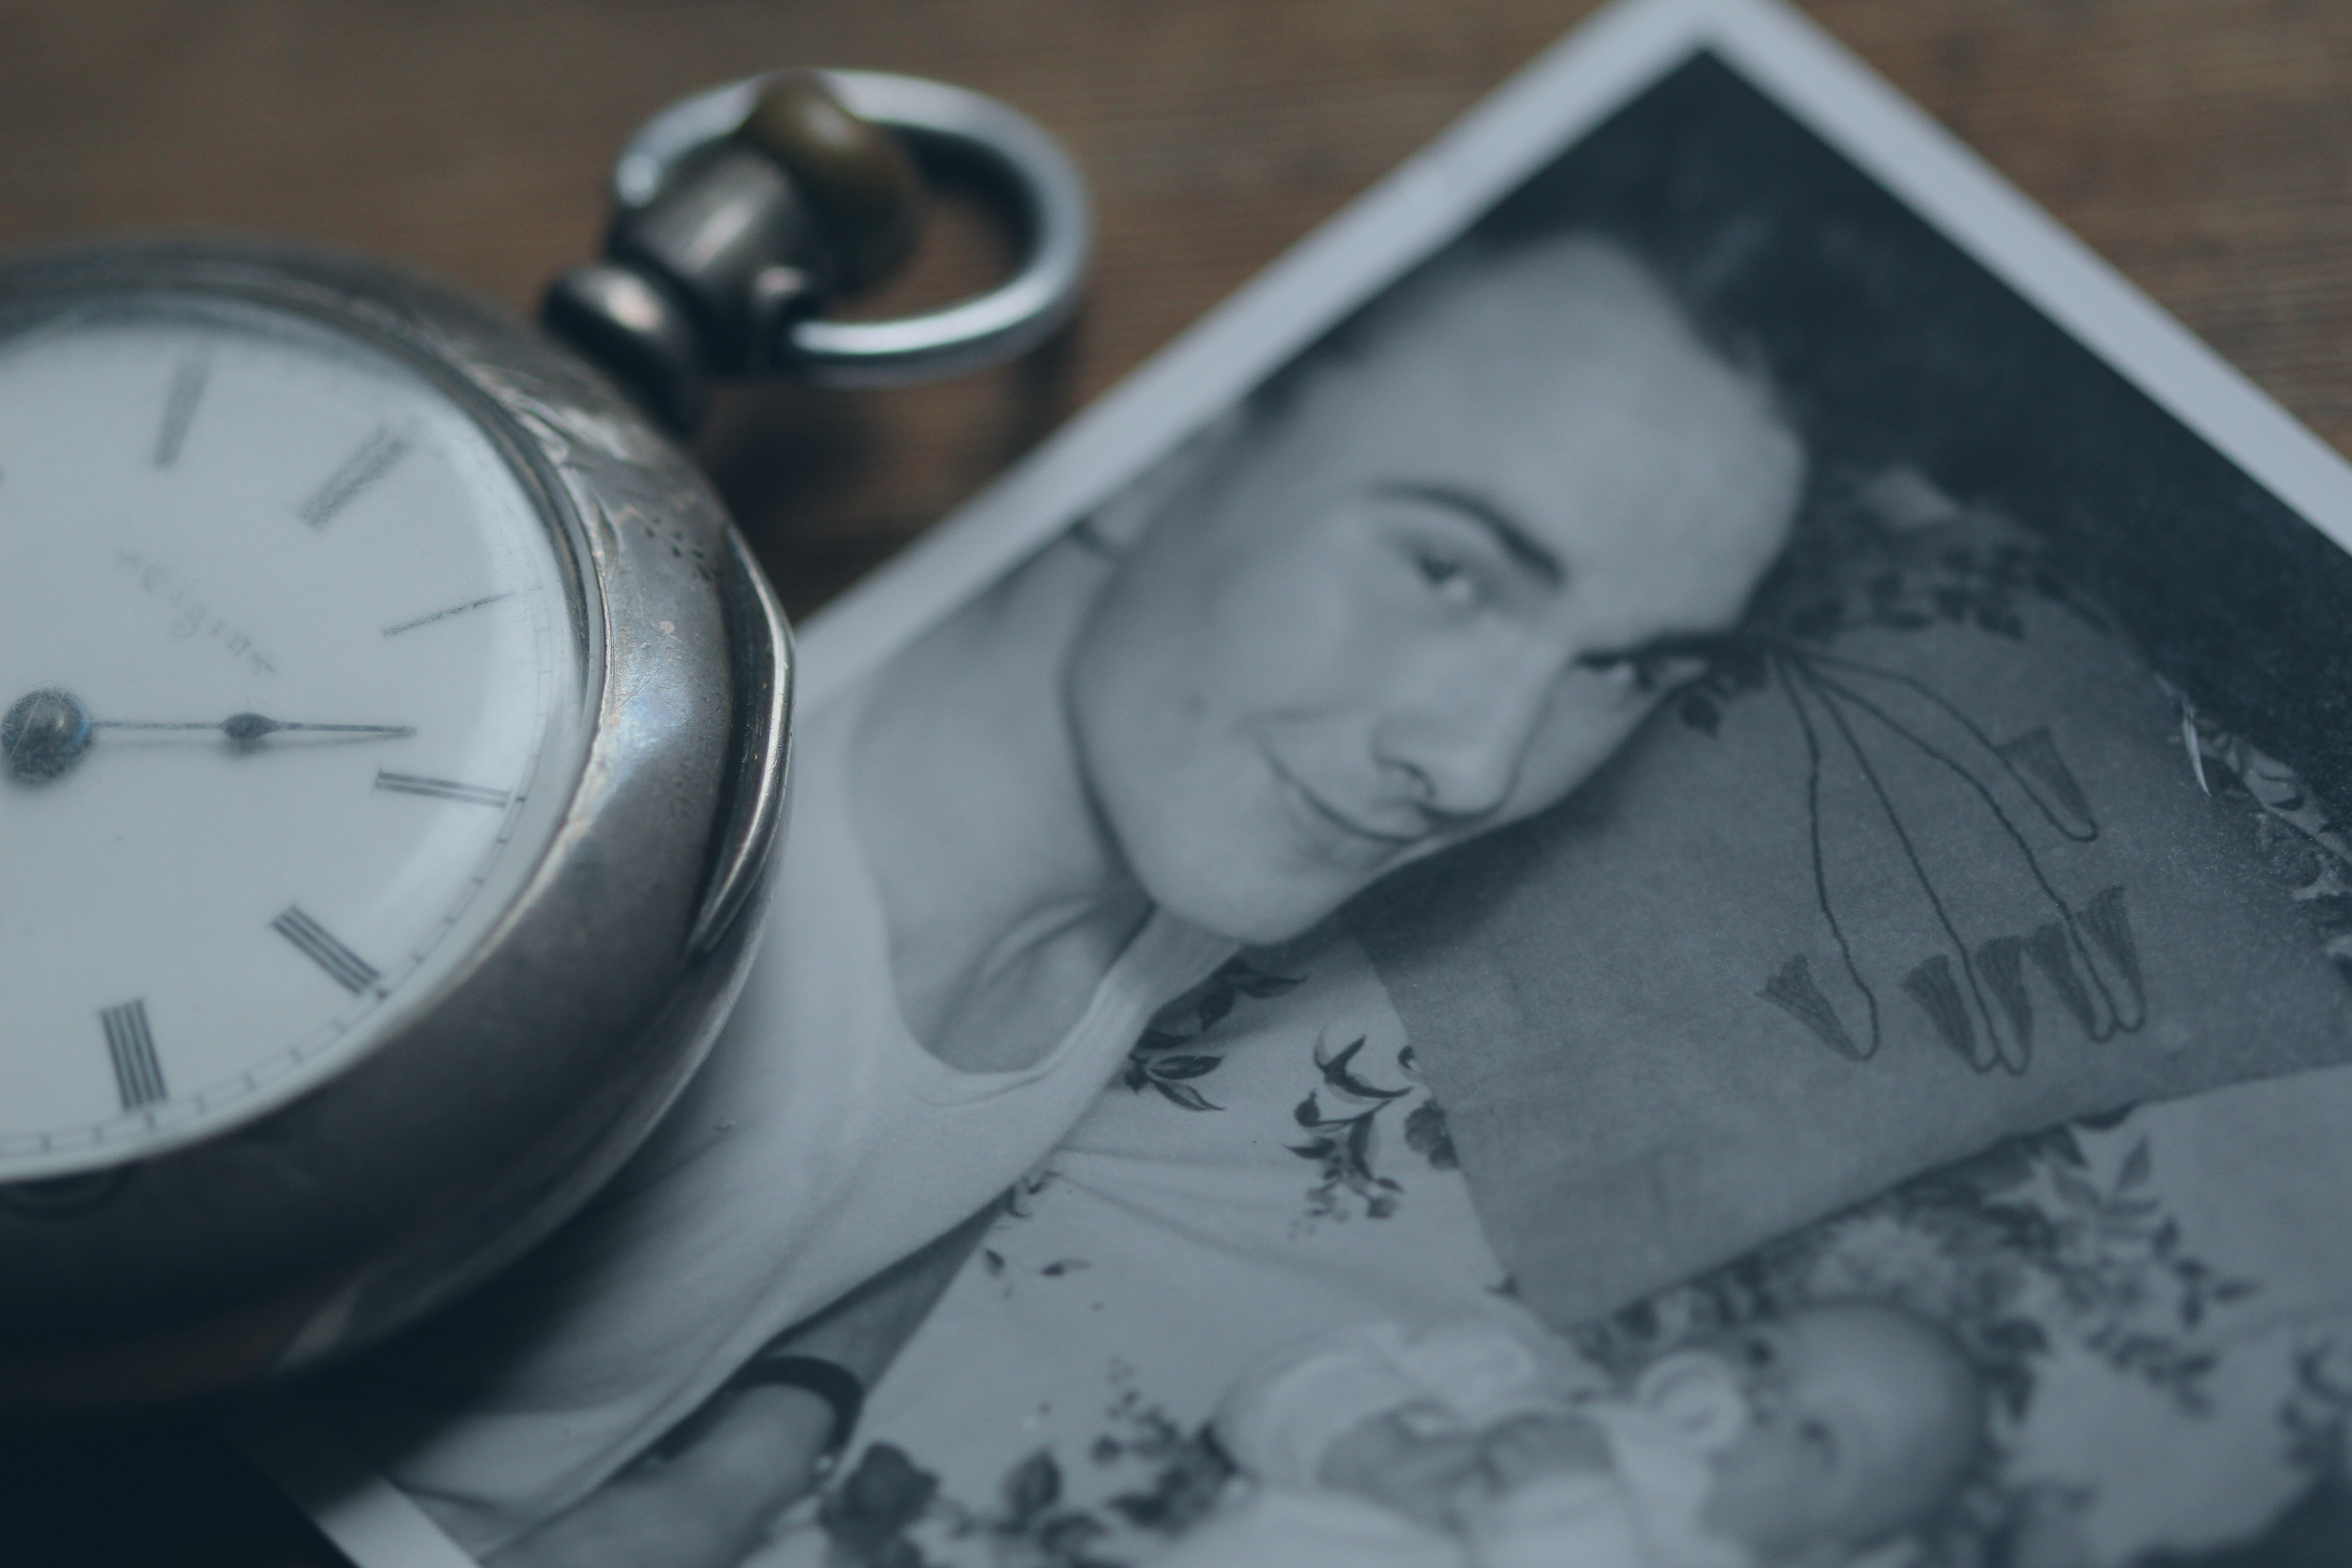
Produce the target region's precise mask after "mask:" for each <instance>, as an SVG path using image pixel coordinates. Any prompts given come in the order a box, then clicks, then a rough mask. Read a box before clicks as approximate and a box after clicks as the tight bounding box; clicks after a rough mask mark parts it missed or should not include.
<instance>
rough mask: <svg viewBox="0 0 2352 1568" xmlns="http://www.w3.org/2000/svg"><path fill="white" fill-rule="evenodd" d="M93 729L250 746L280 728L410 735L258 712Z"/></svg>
mask: <svg viewBox="0 0 2352 1568" xmlns="http://www.w3.org/2000/svg"><path fill="white" fill-rule="evenodd" d="M89 727H90V728H91V729H93V730H217V731H220V732H221V733H222V734H224V735H226V736H227V737H228V738H229V739H230V740H232V741H234V742H237V743H238V744H239V745H250V744H251V743H252V742H256V741H258V740H260V739H261V738H262V737H263V736H265V735H274V734H276V733H278V731H280V730H309V731H315V732H320V733H326V734H334V735H391V736H399V735H414V734H415V733H416V730H415V726H414V725H410V724H301V723H296V722H293V721H289V720H285V719H268V718H264V717H263V716H262V715H261V714H258V713H232V714H230V715H229V716H228V717H227V718H226V719H220V720H215V721H210V722H206V723H187V724H184V723H160V722H154V721H147V720H142V719H93V720H91V721H90V723H89Z"/></svg>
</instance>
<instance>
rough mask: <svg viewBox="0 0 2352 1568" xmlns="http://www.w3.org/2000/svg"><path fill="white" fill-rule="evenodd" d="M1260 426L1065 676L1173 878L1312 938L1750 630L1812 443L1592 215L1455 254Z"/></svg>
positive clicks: (1209, 908) (1101, 621)
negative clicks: (1576, 233)
mask: <svg viewBox="0 0 2352 1568" xmlns="http://www.w3.org/2000/svg"><path fill="white" fill-rule="evenodd" d="M1385 326H1386V330H1385V331H1382V332H1381V334H1380V335H1379V337H1378V339H1377V340H1376V342H1373V343H1372V344H1371V345H1370V346H1369V347H1367V348H1366V349H1365V350H1363V351H1362V352H1361V353H1360V354H1359V355H1357V356H1356V357H1355V358H1354V359H1353V360H1351V361H1349V362H1345V363H1336V364H1332V365H1329V366H1328V367H1324V368H1322V369H1320V370H1319V371H1318V373H1317V374H1315V375H1314V377H1313V378H1312V379H1311V380H1310V381H1308V382H1307V384H1303V385H1301V386H1299V387H1298V388H1297V389H1296V395H1295V397H1294V398H1293V399H1292V401H1291V402H1289V403H1288V404H1287V405H1286V406H1285V407H1284V408H1282V409H1281V410H1280V411H1279V412H1278V413H1277V414H1276V415H1275V416H1272V417H1269V418H1266V419H1264V420H1261V421H1259V422H1257V423H1255V425H1253V426H1250V427H1248V428H1246V429H1244V431H1243V432H1242V433H1241V434H1240V435H1239V436H1238V437H1234V439H1233V440H1232V441H1231V442H1230V443H1229V444H1228V445H1227V446H1226V447H1225V448H1224V449H1223V450H1222V451H1220V452H1218V453H1217V454H1215V455H1214V456H1213V458H1211V459H1210V462H1211V464H1212V466H1213V467H1212V469H1211V471H1207V472H1204V474H1203V475H1202V477H1201V479H1200V480H1199V481H1198V482H1197V483H1195V484H1194V485H1193V486H1192V488H1191V489H1188V490H1186V491H1184V492H1182V493H1181V494H1180V495H1179V497H1178V498H1177V500H1176V501H1175V502H1174V503H1173V504H1172V505H1171V507H1170V509H1169V510H1168V511H1167V513H1166V514H1165V515H1164V516H1162V518H1161V519H1160V521H1158V522H1157V523H1156V524H1155V525H1154V526H1153V527H1152V528H1151V530H1150V532H1149V533H1147V534H1146V535H1145V537H1144V539H1143V540H1142V542H1140V543H1139V545H1138V546H1137V547H1136V548H1135V549H1134V550H1133V552H1131V553H1130V554H1129V556H1128V557H1127V559H1126V560H1125V561H1124V562H1122V563H1121V565H1120V568H1119V570H1118V573H1117V574H1116V575H1115V576H1114V578H1113V580H1112V581H1111V583H1110V584H1109V585H1108V587H1107V589H1106V590H1105V592H1104V594H1103V595H1102V597H1101V599H1100V600H1099V601H1098V602H1097V605H1096V606H1095V608H1094V611H1093V613H1092V615H1091V616H1090V618H1089V620H1088V623H1087V626H1086V627H1085V629H1084V631H1083V632H1082V633H1081V635H1080V637H1079V639H1078V642H1077V646H1076V649H1075V652H1074V657H1073V659H1072V664H1071V668H1070V677H1069V689H1068V690H1069V701H1070V709H1071V714H1072V720H1073V725H1074V728H1075V730H1076V734H1077V739H1078V744H1079V748H1080V754H1081V756H1082V758H1083V761H1084V763H1085V766H1086V768H1087V775H1088V782H1089V784H1090V785H1091V787H1092V789H1093V792H1094V795H1095V798H1096V801H1097V805H1098V807H1099V809H1100V810H1101V811H1102V813H1103V816H1104V819H1105V820H1106V822H1107V823H1108V826H1109V827H1110V830H1111V832H1112V833H1113V835H1114V836H1115V837H1116V838H1117V840H1118V846H1119V847H1120V849H1121V850H1122V852H1123V853H1124V854H1125V855H1126V857H1127V858H1128V861H1129V865H1130V867H1131V868H1133V870H1134V872H1135V874H1136V876H1137V877H1138V879H1139V880H1140V881H1141V883H1142V884H1143V887H1144V889H1145V890H1146V891H1147V892H1148V893H1149V894H1150V896H1151V898H1152V899H1153V900H1154V901H1155V902H1156V903H1158V904H1159V905H1160V907H1162V908H1164V909H1167V910H1171V911H1172V912H1174V913H1176V914H1178V915H1180V916H1182V917H1184V918H1186V919H1188V920H1190V921H1193V922H1195V923H1197V924H1200V925H1202V926H1204V927H1206V928H1208V929H1209V930H1212V931H1217V932H1220V933H1221V934H1223V935H1225V936H1228V937H1231V938H1233V939H1234V940H1236V941H1241V942H1270V941H1276V940H1280V939H1283V938H1286V937H1289V936H1293V935H1296V934H1297V933H1298V932H1300V931H1304V930H1306V929H1307V928H1308V927H1309V926H1311V925H1313V924H1314V923H1315V922H1316V921H1319V920H1320V919H1322V918H1323V916H1325V915H1326V914H1328V913H1329V912H1330V911H1331V910H1334V909H1336V908H1338V907H1339V904H1340V903H1342V902H1343V901H1345V900H1347V899H1348V898H1349V896H1351V895H1352V894H1354V893H1355V892H1357V891H1358V890H1359V889H1362V888H1363V887H1364V886H1365V885H1366V884H1367V883H1369V882H1370V881H1371V880H1372V879H1374V878H1376V877H1379V876H1381V874H1382V873H1384V872H1386V871H1388V870H1390V869H1391V868H1395V867H1397V866H1399V865H1402V864H1403V863H1405V862H1407V861H1410V860H1413V859H1417V858H1421V857H1423V856H1425V855H1429V854H1432V853H1434V852H1435V851H1437V850H1439V849H1442V848H1444V847H1446V846H1448V845H1450V844H1454V843H1457V842H1460V841H1461V840H1463V839H1465V838H1467V837H1472V836H1474V835H1475V834H1478V833H1482V832H1485V831H1486V830H1488V829H1490V828H1493V827H1496V826H1499V825H1501V824H1503V823H1507V822H1510V821H1513V820H1515V819H1517V818H1519V817H1523V816H1528V815H1529V814H1530V813H1532V812H1536V811H1538V810H1541V809H1542V808H1543V807H1545V806H1547V805H1551V804H1552V803H1553V802H1555V801H1557V800H1559V799H1560V798H1561V797H1562V796H1563V795H1567V794H1568V792H1569V791H1570V790H1571V789H1572V788H1574V787H1575V786H1576V785H1577V784H1580V783H1581V782H1582V781H1583V780H1584V779H1585V778H1586V777H1587V776H1588V775H1589V774H1591V773H1592V771H1593V770H1594V769H1595V768H1596V767H1598V766H1599V765H1600V764H1601V763H1602V762H1603V761H1604V760H1605V759H1606V758H1607V757H1608V756H1609V755H1610V754H1611V753H1612V752H1614V751H1615V750H1616V749H1617V748H1618V746H1619V745H1621V744H1622V742H1624V740H1625V738H1626V737H1627V736H1628V735H1629V734H1630V733H1631V732H1632V731H1633V728H1634V727H1635V726H1636V725H1638V724H1639V723H1640V722H1641V721H1642V720H1643V717H1644V716H1645V715H1646V714H1647V713H1648V712H1649V711H1650V710H1651V709H1652V708H1653V707H1654V705H1655V704H1656V702H1657V701H1658V700H1659V697H1660V696H1661V694H1662V693H1663V691H1664V689H1667V688H1670V687H1671V686H1672V685H1673V684H1674V683H1675V681H1676V680H1677V679H1682V678H1684V677H1685V676H1687V675H1688V674H1690V673H1693V672H1694V671H1695V669H1696V665H1695V663H1693V661H1691V660H1689V659H1688V658H1680V659H1676V658H1663V657H1653V658H1626V657H1621V656H1635V655H1645V654H1651V653H1654V652H1655V650H1656V645H1659V644H1661V643H1662V642H1664V643H1671V641H1672V639H1675V638H1682V637H1692V636H1701V635H1705V634H1708V633H1714V632H1720V631H1722V630H1725V629H1727V628H1728V627H1729V626H1731V625H1732V623H1733V622H1734V621H1735V620H1736V619H1737V617H1738V615H1739V613H1740V611H1741V609H1742V607H1743V606H1744V605H1745V603H1746V601H1747V598H1748V595H1749V593H1750V592H1751V591H1752V589H1753V588H1754V586H1755V584H1756V582H1757V579H1758V578H1759V576H1760V575H1761V574H1763V572H1764V570H1765V569H1766V567H1767V566H1768V565H1769V563H1770V562H1771V561H1772V559H1773V557H1774V556H1775V555H1776V554H1778V552H1779V551H1780V546H1781V544H1782V542H1783V541H1784V539H1785V536H1786V532H1787V529H1788V521H1789V516H1790V510H1791V508H1792V505H1793V499H1794V495H1795V491H1796V487H1797V481H1798V476H1799V473H1800V469H1801V456H1800V453H1799V451H1798V448H1797V446H1796V443H1795V440H1794V438H1793V437H1791V436H1790V434H1789V432H1788V431H1787V429H1786V428H1785V427H1784V426H1782V425H1781V424H1780V422H1779V421H1778V420H1777V419H1776V418H1775V417H1774V416H1772V414H1771V413H1770V412H1769V409H1768V407H1767V405H1766V402H1765V399H1764V397H1763V395H1762V394H1761V393H1760V392H1759V389H1757V388H1756V387H1755V386H1753V385H1752V384H1749V382H1748V381H1747V380H1746V379H1745V378H1743V377H1741V376H1740V375H1738V374H1737V373H1735V372H1734V371H1733V370H1731V369H1730V368H1729V367H1728V366H1727V365H1726V364H1724V363H1722V362H1721V361H1719V360H1718V359H1717V358H1716V357H1715V356H1714V355H1712V354H1711V353H1708V352H1707V351H1706V349H1705V348H1704V347H1702V346H1701V345H1700V344H1699V343H1698V342H1697V341H1696V339H1695V338H1694V337H1693V335H1692V333H1691V331H1690V330H1689V329H1688V327H1687V326H1686V324H1685V322H1684V321H1683V319H1682V318H1681V317H1680V315H1679V314H1678V313H1677V311H1676V310H1675V307H1674V306H1673V305H1672V304H1671V303H1670V302H1669V301H1668V300H1666V299H1665V297H1664V295H1663V293H1662V292H1661V291H1660V290H1659V289H1658V287H1657V286H1656V285H1655V284H1654V282H1653V281H1652V280H1651V279H1648V278H1647V277H1646V276H1645V275H1644V274H1643V273H1642V272H1641V271H1640V270H1639V269H1638V268H1636V267H1635V266H1634V265H1633V263H1632V262H1631V261H1629V260H1627V259H1625V258H1623V257H1622V256H1621V255H1620V254H1618V253H1617V252H1615V251H1613V250H1611V249H1608V248H1605V247H1601V246H1598V245H1594V244H1591V243H1584V242H1569V243H1563V244H1559V245H1555V246H1550V247H1538V248H1532V249H1529V250H1527V251H1524V252H1521V253H1518V254H1516V255H1514V256H1512V257H1510V258H1507V260H1505V261H1504V262H1502V263H1500V264H1499V265H1496V266H1493V267H1490V268H1486V269H1485V270H1484V271H1482V272H1480V273H1479V274H1477V275H1475V276H1463V275H1456V276H1455V277H1454V279H1450V280H1447V281H1445V282H1444V283H1441V284H1440V285H1439V286H1438V287H1436V288H1433V289H1428V290H1426V291H1425V292H1424V293H1423V295H1422V296H1421V297H1420V298H1419V299H1417V300H1413V301H1412V303H1411V304H1410V305H1409V306H1407V307H1406V308H1404V309H1402V310H1400V311H1399V312H1398V313H1397V314H1395V315H1393V316H1391V319H1390V320H1389V321H1388V322H1387V323H1385Z"/></svg>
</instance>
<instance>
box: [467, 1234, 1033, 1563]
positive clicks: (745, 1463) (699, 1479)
mask: <svg viewBox="0 0 2352 1568" xmlns="http://www.w3.org/2000/svg"><path fill="white" fill-rule="evenodd" d="M997 1212H998V1205H995V1204H991V1205H988V1206H987V1207H986V1208H984V1209H982V1211H981V1212H980V1213H978V1214H976V1215H972V1216H971V1218H970V1219H968V1220H966V1221H965V1222H964V1223H963V1224H961V1225H960V1226H957V1227H956V1228H955V1229H953V1230H951V1231H950V1232H948V1233H947V1234H946V1235H945V1236H942V1237H940V1238H939V1239H938V1240H937V1241H934V1242H932V1243H931V1244H930V1245H929V1246H928V1247H923V1248H922V1249H921V1250H919V1251H918V1252H914V1253H911V1254H909V1255H908V1257H906V1258H903V1259H901V1260H900V1261H899V1262H898V1263H896V1264H893V1265H892V1266H891V1267H890V1268H887V1269H885V1270H883V1271H882V1272H881V1273H879V1274H877V1275H876V1276H875V1277H874V1278H873V1279H869V1280H867V1281H866V1283H864V1284H863V1285H860V1286H858V1287H857V1289H854V1290H852V1291H850V1292H849V1293H848V1294H847V1295H845V1296H844V1297H842V1298H841V1300H838V1301H835V1303H834V1304H833V1305H832V1306H830V1307H827V1308H826V1309H825V1310H824V1311H822V1312H819V1313H818V1314H817V1315H816V1316H815V1317H814V1318H811V1319H809V1320H807V1321H805V1322H802V1323H798V1324H795V1325H794V1326H793V1327H792V1328H790V1329H788V1330H786V1331H784V1332H783V1333H782V1334H779V1335H777V1336H776V1338H775V1339H773V1340H772V1341H770V1342H769V1345H768V1347H767V1348H769V1349H772V1350H775V1351H778V1352H788V1353H790V1354H793V1355H802V1356H814V1357H817V1358H819V1359H821V1360H824V1361H829V1362H833V1363H836V1364H837V1365H839V1366H841V1367H843V1368H845V1369H846V1370H847V1371H848V1372H849V1373H851V1374H852V1375H854V1376H855V1377H856V1379H857V1380H858V1382H859V1383H860V1384H862V1385H864V1386H865V1387H867V1388H871V1387H873V1386H874V1384H875V1383H876V1382H877V1380H878V1379H879V1378H880V1377H881V1375H882V1373H884V1372H885V1371H887V1370H888V1368H889V1365H890V1363H891V1362H892V1360H894V1359H895V1358H896V1357H897V1355H898V1352H899V1350H900V1348H901V1347H903V1346H904V1345H905V1344H906V1342H908V1340H909V1339H911V1338H913V1337H914V1333H915V1331H916V1330H917V1329H919V1328H920V1327H921V1326H922V1323H923V1320H924V1319H925V1318H927V1317H929V1315H930V1310H931V1309H932V1307H933V1306H935V1305H937V1304H938V1302H939V1299H940V1296H942V1295H943V1294H945V1293H946V1291H947V1288H948V1285H949V1284H950V1281H952V1280H953V1279H955V1277H956V1273H957V1271H958V1270H959V1269H961V1268H962V1267H963V1264H964V1260H965V1259H966V1258H970V1257H971V1252H972V1248H973V1247H977V1246H978V1245H979V1244H980V1238H981V1237H982V1234H983V1233H984V1232H985V1231H986V1230H987V1229H988V1227H989V1226H990V1225H991V1224H992V1222H993V1221H994V1220H995V1218H996V1215H997ZM833 1422H834V1412H833V1406H832V1405H829V1404H827V1403H826V1402H825V1401H824V1399H823V1398H821V1397H819V1396H818V1395H817V1394H813V1393H811V1392H809V1391H808V1390H806V1389H803V1388H796V1387H790V1386H782V1385H777V1384H754V1385H752V1386H750V1387H744V1388H737V1387H735V1386H733V1385H731V1384H730V1386H727V1387H723V1388H721V1389H720V1390H719V1392H718V1393H717V1394H713V1395H712V1396H711V1398H710V1401H709V1403H708V1404H707V1405H704V1406H703V1407H702V1408H701V1409H700V1410H698V1411H696V1412H695V1413H694V1414H693V1415H690V1416H688V1417H687V1419H686V1420H685V1421H683V1422H681V1423H680V1424H679V1426H677V1429H676V1430H675V1431H673V1432H672V1433H671V1434H670V1435H669V1436H667V1437H666V1438H664V1439H663V1441H662V1442H661V1444H659V1445H658V1446H657V1447H656V1449H655V1450H654V1451H653V1452H651V1453H649V1454H647V1455H646V1456H645V1457H644V1458H640V1459H638V1460H637V1461H636V1462H635V1464H633V1465H631V1466H630V1467H629V1468H627V1469H625V1470H623V1471H622V1472H621V1473H620V1474H619V1475H617V1476H615V1477H614V1478H613V1479H611V1480H610V1481H607V1482H606V1483H605V1484H604V1486H602V1487H600V1488H598V1489H596V1490H595V1491H594V1492H593V1493H591V1494H590V1495H589V1496H588V1497H586V1498H585V1499H583V1500H581V1501H580V1502H579V1503H577V1504H575V1505H573V1506H572V1508H571V1509H569V1510H566V1511H565V1512H563V1513H561V1514H559V1515H557V1516H556V1517H555V1518H553V1519H551V1520H550V1521H547V1522H546V1523H545V1524H542V1525H541V1526H540V1527H539V1528H538V1529H536V1530H534V1531H531V1532H530V1534H528V1535H526V1536H523V1537H522V1538H521V1539H520V1540H518V1541H516V1542H512V1543H511V1544H509V1546H507V1547H506V1548H505V1549H503V1550H502V1551H500V1552H498V1553H496V1554H495V1555H494V1556H492V1557H491V1559H490V1563H491V1564H492V1568H730V1565H731V1564H733V1563H737V1562H738V1561H740V1559H741V1558H742V1557H743V1556H744V1554H745V1553H747V1552H750V1551H751V1549H752V1547H754V1546H755V1545H757V1544H758V1543H759V1540H760V1536H761V1532H762V1531H765V1530H766V1529H767V1528H768V1525H769V1523H770V1521H772V1520H773V1519H774V1518H775V1517H776V1515H777V1514H779V1513H781V1512H782V1511H783V1510H785V1509H787V1508H789V1507H791V1506H792V1505H793V1503H795V1502H797V1501H799V1500H801V1499H802V1498H803V1497H804V1496H806V1495H807V1494H808V1493H809V1492H810V1491H811V1490H813V1489H814V1488H815V1486H816V1485H817V1483H818V1482H819V1481H821V1480H822V1479H824V1475H823V1461H824V1458H825V1443H826V1440H827V1438H829V1437H830V1436H832V1433H833Z"/></svg>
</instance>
